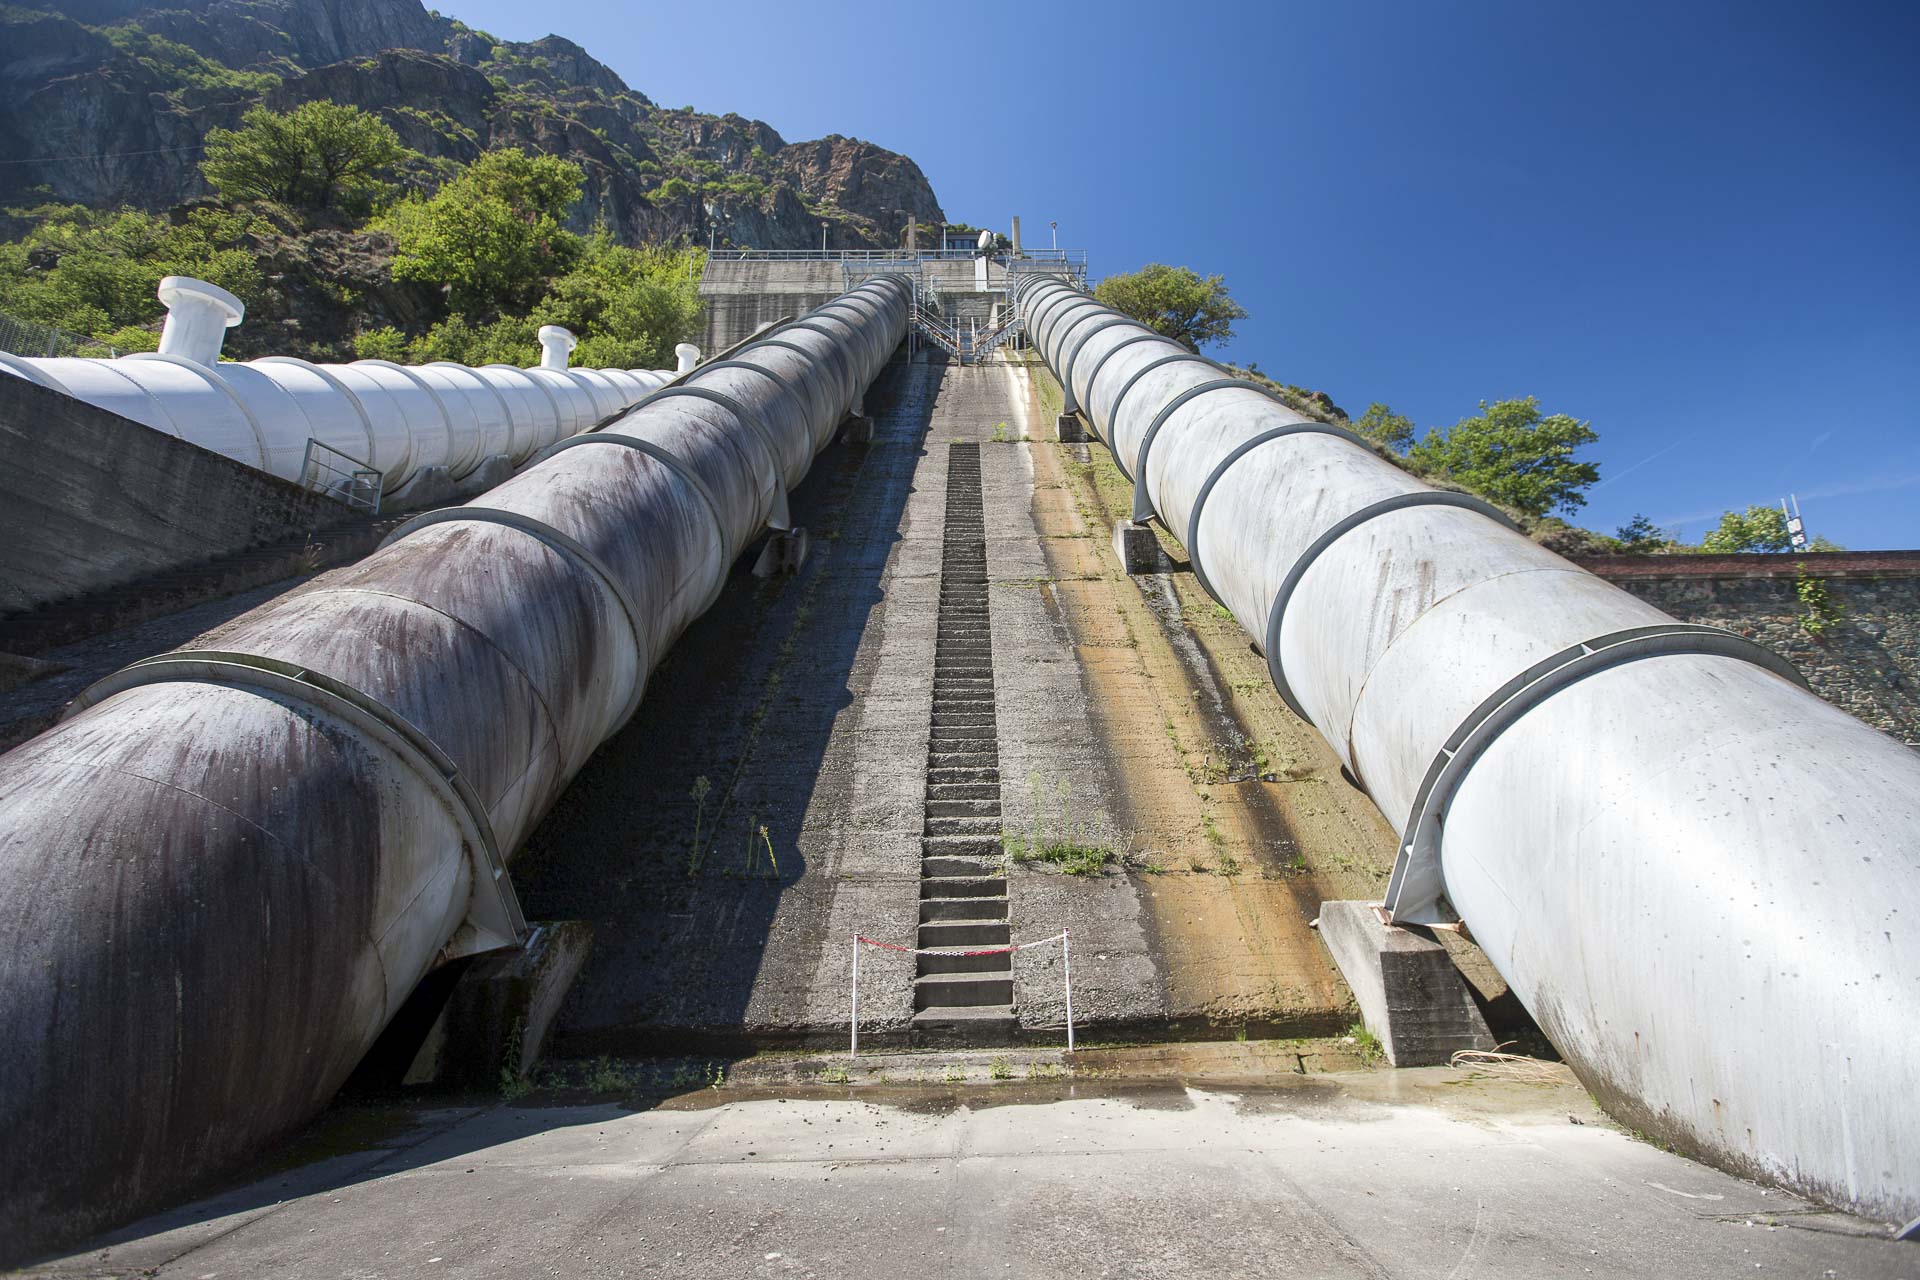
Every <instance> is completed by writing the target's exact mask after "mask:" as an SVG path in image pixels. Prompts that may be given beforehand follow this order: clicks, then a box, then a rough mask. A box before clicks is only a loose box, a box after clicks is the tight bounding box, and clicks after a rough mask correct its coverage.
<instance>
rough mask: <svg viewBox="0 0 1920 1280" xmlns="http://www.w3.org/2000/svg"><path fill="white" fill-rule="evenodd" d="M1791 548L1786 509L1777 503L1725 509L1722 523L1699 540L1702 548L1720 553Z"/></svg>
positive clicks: (1735, 553) (1720, 554) (1707, 551)
mask: <svg viewBox="0 0 1920 1280" xmlns="http://www.w3.org/2000/svg"><path fill="white" fill-rule="evenodd" d="M1792 549H1793V535H1792V534H1790V533H1788V532H1787V517H1786V513H1785V512H1783V511H1781V510H1780V508H1778V507H1748V508H1747V509H1746V511H1744V512H1740V511H1729V512H1726V513H1725V514H1723V515H1722V516H1721V517H1720V523H1719V525H1718V526H1716V527H1715V528H1714V530H1713V531H1712V532H1711V533H1709V534H1708V535H1707V536H1706V537H1704V538H1702V539H1701V540H1700V550H1702V551H1704V552H1706V553H1707V554H1709V555H1719V556H1724V555H1737V554H1739V553H1741V552H1756V551H1791V550H1792Z"/></svg>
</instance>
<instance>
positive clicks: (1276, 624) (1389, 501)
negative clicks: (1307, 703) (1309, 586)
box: [1266, 489, 1519, 724]
mask: <svg viewBox="0 0 1920 1280" xmlns="http://www.w3.org/2000/svg"><path fill="white" fill-rule="evenodd" d="M1409 507H1460V508H1462V509H1463V510H1467V511H1473V512H1477V513H1478V514H1480V515H1483V516H1485V517H1487V518H1488V519H1489V520H1494V521H1498V522H1499V523H1500V524H1503V525H1505V526H1506V527H1507V528H1509V529H1514V530H1516V531H1518V528H1519V526H1517V525H1515V524H1514V522H1513V521H1512V520H1511V519H1510V518H1508V516H1507V514H1506V513H1505V512H1503V511H1501V510H1500V509H1499V508H1498V507H1495V506H1492V505H1491V504H1489V503H1486V502H1483V501H1482V500H1481V499H1479V498H1476V497H1473V496H1472V495H1470V494H1465V493H1449V492H1447V491H1446V490H1443V489H1421V490H1418V491H1416V492H1414V493H1396V494H1394V495H1393V496H1392V497H1390V498H1382V499H1380V501H1378V502H1370V503H1368V504H1367V505H1366V506H1364V507H1361V508H1360V509H1359V510H1358V511H1352V512H1349V513H1348V514H1347V515H1345V516H1343V517H1342V518H1341V519H1339V520H1337V521H1335V522H1334V523H1333V524H1332V525H1331V526H1330V527H1329V528H1328V529H1327V530H1326V532H1324V533H1322V534H1321V535H1320V536H1319V537H1317V538H1315V539H1314V540H1313V543H1312V545H1310V546H1309V547H1308V548H1307V549H1306V550H1305V551H1303V552H1301V553H1300V558H1299V559H1297V560H1295V561H1294V562H1293V567H1292V568H1291V569H1289V570H1287V576H1286V578H1285V579H1284V580H1283V581H1282V582H1281V583H1280V590H1279V591H1278V592H1276V593H1275V594H1274V597H1273V606H1272V607H1271V608H1269V609H1268V610H1267V634H1266V646H1267V675H1268V676H1269V677H1270V678H1271V679H1272V680H1273V687H1274V688H1275V689H1277V690H1279V693H1280V699H1281V701H1283V702H1285V703H1286V704H1287V709H1288V710H1290V711H1292V712H1293V714H1295V715H1296V716H1299V717H1300V718H1301V719H1302V720H1305V721H1306V722H1307V723H1308V724H1312V723H1313V720H1312V718H1311V717H1309V716H1308V715H1307V713H1306V711H1305V710H1303V709H1302V708H1301V706H1300V700H1299V699H1298V698H1295V697H1294V696H1293V686H1291V685H1289V684H1288V683H1287V676H1286V673H1285V672H1284V671H1282V670H1281V669H1280V624H1281V623H1282V622H1283V621H1284V620H1285V618H1286V615H1287V603H1288V601H1290V600H1291V599H1292V598H1293V593H1294V589H1295V588H1297V587H1298V586H1299V585H1300V579H1301V578H1303V577H1305V576H1306V572H1307V570H1308V569H1311V568H1312V567H1313V562H1314V561H1315V560H1317V559H1319V558H1320V553H1321V552H1323V551H1325V550H1326V549H1327V548H1328V547H1330V546H1332V545H1333V544H1334V543H1336V542H1338V541H1339V540H1340V539H1341V538H1343V537H1345V536H1346V535H1347V534H1348V533H1351V532H1352V531H1353V530H1355V529H1357V528H1359V527H1360V526H1361V525H1363V524H1365V523H1366V522H1367V521H1369V520H1371V519H1373V518H1374V517H1375V516H1384V515H1386V514H1387V513H1388V512H1391V511H1404V510H1406V509H1407V508H1409Z"/></svg>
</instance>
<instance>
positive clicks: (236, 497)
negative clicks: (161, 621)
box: [0, 374, 356, 617]
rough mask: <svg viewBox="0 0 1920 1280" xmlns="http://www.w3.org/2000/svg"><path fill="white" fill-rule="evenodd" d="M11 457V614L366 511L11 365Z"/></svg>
mask: <svg viewBox="0 0 1920 1280" xmlns="http://www.w3.org/2000/svg"><path fill="white" fill-rule="evenodd" d="M0 457H4V458H5V459H6V465H5V466H4V467H0V547H3V548H5V551H4V553H0V617H10V616H13V615H19V614H25V613H28V612H30V611H32V610H34V609H37V608H39V607H41V606H43V605H47V604H50V603H53V602H55V601H60V600H65V599H68V598H70V597H74V596H81V595H85V594H87V593H90V592H96V591H101V590H104V589H107V588H114V587H119V586H122V585H124V584H130V583H135V582H142V581H145V580H148V579H152V578H154V577H155V576H156V575H162V574H167V573H171V572H174V571H176V570H179V569H182V568H185V567H187V566H191V565H197V564H202V563H204V562H207V561H210V560H214V559H217V558H219V557H221V556H228V555H232V554H234V553H235V552H240V551H246V550H248V549H249V548H253V547H258V546H261V545H263V544H266V543H272V542H276V541H279V540H282V539H286V538H290V537H294V536H296V535H299V534H302V533H306V532H308V531H310V530H315V529H325V528H330V527H333V526H335V525H339V524H342V523H345V522H347V521H350V520H354V519H355V518H356V514H355V512H353V511H352V510H351V509H349V508H347V507H345V506H342V505H341V504H340V503H337V502H334V501H332V500H330V499H328V498H323V497H321V496H320V495H319V494H315V493H309V492H308V491H306V490H305V489H302V488H300V487H299V486H297V485H292V484H288V483H287V482H286V481H284V480H279V479H276V478H275V477H273V476H270V475H267V474H266V473H265V472H262V471H256V470H254V469H253V468H252V467H248V466H244V465H242V464H240V463H238V462H235V461H233V460H232V459H231V458H225V457H222V456H221V455H219V454H217V453H211V452H209V451H207V450H205V449H202V448H200V447H199V446H198V445H192V444H188V443H187V442H186V441H184V440H180V439H177V438H175V437H173V436H170V435H166V434H164V433H163V432H159V431H155V430H153V429H152V428H151V427H147V426H143V425H141V424H140V423H138V422H132V421H129V420H128V419H126V418H122V417H120V416H119V415H118V414H113V413H108V412H107V411H106V410H104V409H100V408H96V407H95V406H93V405H90V404H88V403H87V402H86V401H84V400H75V399H72V398H71V397H68V396H64V395H62V394H60V393H59V392H57V391H50V390H48V389H47V388H45V387H42V386H38V385H36V384H34V383H31V382H28V381H27V380H26V379H24V378H16V377H13V376H12V375H10V374H0Z"/></svg>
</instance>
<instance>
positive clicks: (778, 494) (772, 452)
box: [633, 384, 791, 529]
mask: <svg viewBox="0 0 1920 1280" xmlns="http://www.w3.org/2000/svg"><path fill="white" fill-rule="evenodd" d="M675 396H691V397H693V398H694V399H696V400H711V401H712V402H713V403H715V404H717V405H719V406H720V407H721V408H723V409H725V410H726V411H727V412H729V413H731V414H732V415H733V416H734V417H735V418H737V419H738V420H739V422H740V425H741V426H743V427H745V428H746V429H747V430H748V431H751V432H752V433H753V434H754V435H755V436H757V437H758V438H759V440H760V443H761V444H763V445H765V446H766V449H767V460H768V461H769V462H771V463H772V464H773V514H772V515H771V516H769V517H768V518H767V527H768V528H770V529H785V528H786V527H787V526H788V525H789V524H790V523H791V521H789V520H788V518H787V477H786V473H785V471H784V470H782V468H781V465H780V450H779V448H778V447H777V446H776V445H775V444H774V440H773V437H772V436H770V435H768V434H767V429H766V428H765V427H763V426H761V425H760V419H759V418H758V417H756V416H754V415H753V414H750V413H748V412H747V411H746V409H744V408H743V407H741V404H740V402H739V401H738V400H735V399H734V398H733V397H732V396H729V395H723V394H722V393H720V392H718V391H715V390H713V389H712V388H711V387H692V386H687V385H685V384H682V385H680V386H677V387H662V388H661V389H660V390H658V391H656V392H654V393H653V394H652V395H650V396H648V397H647V398H646V399H645V400H642V401H641V402H640V403H639V404H637V405H635V406H633V407H634V409H635V410H636V411H638V410H640V409H644V408H646V407H647V406H648V405H650V404H654V403H657V402H658V401H661V400H671V399H673V398H674V397H675Z"/></svg>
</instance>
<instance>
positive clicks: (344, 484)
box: [300, 439, 385, 516]
mask: <svg viewBox="0 0 1920 1280" xmlns="http://www.w3.org/2000/svg"><path fill="white" fill-rule="evenodd" d="M384 479H385V475H384V473H382V472H381V471H379V470H378V469H377V468H375V467H372V466H369V465H368V464H367V463H364V462H362V461H360V459H358V458H356V457H354V456H353V455H352V454H350V453H342V452H340V450H338V449H336V448H334V447H333V446H332V445H328V444H322V443H320V442H319V441H318V440H312V439H309V440H308V441H307V453H306V457H304V458H302V459H301V461H300V487H301V488H303V489H311V490H313V491H314V492H315V493H323V494H325V495H326V496H327V497H329V498H332V499H333V500H334V501H335V502H344V503H346V504H347V505H348V506H350V507H356V508H358V509H359V510H361V511H365V512H366V513H367V514H368V515H375V516H377V515H379V514H380V486H381V481H382V480H384Z"/></svg>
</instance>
